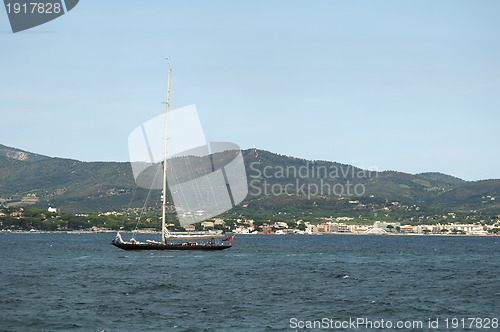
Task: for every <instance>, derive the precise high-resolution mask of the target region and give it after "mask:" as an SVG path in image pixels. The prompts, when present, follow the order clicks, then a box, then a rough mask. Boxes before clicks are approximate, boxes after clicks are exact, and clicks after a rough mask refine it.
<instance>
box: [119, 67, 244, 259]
mask: <svg viewBox="0 0 500 332" xmlns="http://www.w3.org/2000/svg"><path fill="white" fill-rule="evenodd" d="M171 71H172V70H171V68H169V69H168V84H167V103H166V104H167V106H166V114H165V141H164V151H163V152H164V153H163V195H162V218H161V224H162V225H161V229H162V231H161V242H160V241H153V240H147V241H146V242H140V241H137V240H135V239H134V238H132V239H130V241H124V240H123V239H122V237H121V235H120V233H119V232H118V233H117V234H116V237H115V239H114V240H113V241H112V242H111V243H112V244H113V245H114V246H116V247H118V248H120V249H124V250H205V251H211V250H224V249H228V248H231V247H232V244H231V241H232V239H233V238H234V236H232V237H226V238H225V239H223V240H222V241H220V238H222V237H225V235H224V234H216V233H208V234H172V233H170V232H169V231H168V229H167V228H166V226H165V225H166V222H165V220H166V204H167V201H166V199H167V195H166V192H167V133H168V112H169V98H170V74H171ZM226 243H227V244H226Z"/></svg>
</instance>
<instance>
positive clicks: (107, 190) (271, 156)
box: [0, 145, 500, 214]
mask: <svg viewBox="0 0 500 332" xmlns="http://www.w3.org/2000/svg"><path fill="white" fill-rule="evenodd" d="M243 157H244V160H245V167H246V171H247V177H248V183H249V191H250V194H249V195H248V196H247V202H248V201H253V200H257V199H258V200H259V201H262V200H266V199H267V198H266V196H268V197H269V199H270V200H272V201H273V202H275V201H276V199H275V197H276V195H279V194H281V195H286V196H287V200H286V201H287V202H288V203H290V200H292V201H293V200H294V197H297V200H298V201H302V200H303V198H304V197H308V198H310V197H311V196H322V197H325V198H326V199H328V197H332V199H335V198H338V197H339V196H342V197H353V199H355V198H356V197H358V196H361V197H364V198H366V199H375V200H381V199H382V200H389V201H398V202H403V203H405V204H415V205H418V206H423V207H430V208H439V209H444V210H457V209H462V210H480V211H484V212H488V213H496V214H500V180H483V181H473V182H470V181H464V180H462V179H458V178H456V177H452V176H450V175H446V174H441V173H435V172H429V173H422V174H408V173H403V172H397V171H383V172H376V171H375V170H363V169H360V168H356V167H353V166H351V165H345V164H340V163H335V162H329V161H310V160H305V159H300V158H294V157H289V156H283V155H279V154H275V153H272V152H268V151H263V150H258V149H248V150H244V151H243ZM146 196H147V191H145V190H143V189H137V188H136V185H135V183H134V179H133V176H132V171H131V167H130V165H129V163H126V162H81V161H77V160H71V159H63V158H52V157H47V156H42V155H39V154H35V153H30V152H26V151H22V150H19V149H15V148H10V147H7V146H4V145H0V205H33V206H36V207H41V208H46V207H47V206H48V205H52V206H55V207H57V208H59V209H61V210H62V211H65V212H93V211H111V210H120V209H126V208H129V207H132V208H137V207H142V206H143V205H144V202H145V200H146ZM271 196H273V197H274V198H272V197H271ZM159 197H160V195H159V192H153V193H152V194H151V196H150V199H149V201H148V203H147V205H148V206H150V207H151V208H156V207H158V203H159ZM244 204H245V203H243V205H244ZM290 204H293V202H292V203H290Z"/></svg>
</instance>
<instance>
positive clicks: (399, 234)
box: [0, 230, 500, 237]
mask: <svg viewBox="0 0 500 332" xmlns="http://www.w3.org/2000/svg"><path fill="white" fill-rule="evenodd" d="M101 233H103V234H115V233H117V231H114V230H109V231H107V230H101V231H4V230H0V234H101ZM120 233H122V234H133V233H137V234H160V232H153V231H140V230H139V231H136V232H132V231H126V232H123V231H120ZM178 233H179V234H197V233H200V232H178ZM225 234H233V235H245V236H246V235H272V236H283V235H314V236H318V235H354V236H358V235H376V236H387V235H388V236H456V237H461V236H473V237H491V236H500V234H493V233H488V234H437V233H435V234H433V233H431V234H420V233H387V234H373V233H371V234H367V233H347V232H332V233H307V234H297V233H291V234H262V233H258V234H252V233H233V232H227V233H225Z"/></svg>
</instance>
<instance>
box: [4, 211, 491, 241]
mask: <svg viewBox="0 0 500 332" xmlns="http://www.w3.org/2000/svg"><path fill="white" fill-rule="evenodd" d="M440 217H441V219H439V222H436V221H435V220H434V221H433V222H432V223H431V222H430V221H429V222H428V223H426V220H421V221H419V222H411V223H410V222H407V223H405V222H404V221H403V222H387V221H379V220H375V221H373V222H369V221H366V222H365V223H362V222H359V221H358V220H355V218H353V217H336V218H334V217H323V218H318V220H317V221H316V222H308V221H303V220H298V221H279V220H272V219H269V220H254V219H240V218H238V219H229V218H212V219H209V220H206V221H203V222H201V223H197V224H194V225H185V226H180V225H179V223H178V222H175V223H169V224H168V225H167V226H168V228H169V230H170V231H172V232H200V231H204V232H206V231H216V232H225V233H233V234H274V235H284V234H376V235H475V236H477V235H499V234H500V216H493V217H490V219H488V220H486V219H479V220H477V219H476V220H474V221H473V222H470V223H463V222H460V221H458V219H460V218H458V217H457V215H456V214H455V213H448V214H446V215H443V216H440ZM142 219H143V220H142V221H141V218H140V217H137V216H131V215H130V212H128V213H127V212H115V211H114V212H105V213H99V214H69V213H60V212H58V210H57V209H56V208H53V207H49V208H48V209H47V210H41V209H35V208H27V207H9V208H7V207H3V208H0V232H3V233H12V232H47V231H49V232H72V231H78V232H82V231H85V232H115V231H125V232H126V231H132V230H138V231H139V232H145V233H154V232H159V228H158V217H157V216H146V217H144V218H142ZM429 220H432V219H429ZM442 221H446V222H442Z"/></svg>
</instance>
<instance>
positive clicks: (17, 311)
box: [0, 234, 500, 331]
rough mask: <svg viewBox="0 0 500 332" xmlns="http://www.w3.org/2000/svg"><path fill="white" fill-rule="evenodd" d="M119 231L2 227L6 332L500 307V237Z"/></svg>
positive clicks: (280, 323) (262, 326)
mask: <svg viewBox="0 0 500 332" xmlns="http://www.w3.org/2000/svg"><path fill="white" fill-rule="evenodd" d="M113 238H114V235H112V234H0V258H1V267H0V330H1V331H30V330H34V331H41V330H56V331H59V330H63V331H67V330H77V331H78V330H81V331H94V330H95V331H102V330H106V331H131V330H159V331H215V330H216V331H254V330H255V331H266V330H268V331H274V330H283V331H287V330H288V331H290V330H296V329H292V328H291V325H294V324H291V321H290V320H291V319H292V318H295V319H296V320H295V321H297V322H299V321H301V322H306V321H314V320H322V319H323V318H328V319H332V320H339V321H341V320H348V319H349V318H352V319H355V318H358V317H364V318H367V319H371V320H381V319H384V320H393V321H396V320H421V321H423V322H425V323H426V324H427V322H428V319H429V318H432V319H435V318H439V319H440V322H441V323H442V322H443V319H446V318H452V317H458V318H462V317H489V318H493V317H497V318H498V317H499V316H500V281H499V275H500V267H499V254H500V244H499V242H500V238H499V237H451V236H376V235H366V236H350V235H321V236H313V235H311V236H308V235H296V236H292V235H290V236H272V235H271V236H265V235H255V236H253V235H247V236H243V235H242V236H238V235H237V236H236V238H235V240H234V243H233V248H231V249H228V250H224V251H220V252H183V251H179V252H127V251H123V250H120V249H118V248H116V247H114V246H112V245H111V244H110V241H111V240H112V239H113ZM124 238H128V236H124ZM292 327H295V326H292ZM440 327H441V328H440V330H442V329H444V325H441V326H440ZM360 330H367V329H366V328H361V329H360ZM368 330H369V329H368ZM415 330H417V329H415ZM418 330H422V329H418ZM423 330H426V325H424V329H423ZM429 330H430V329H429ZM458 330H460V328H459V329H457V330H455V331H458ZM472 330H475V329H472ZM490 330H492V329H490ZM493 330H494V329H493ZM434 331H435V330H434Z"/></svg>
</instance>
